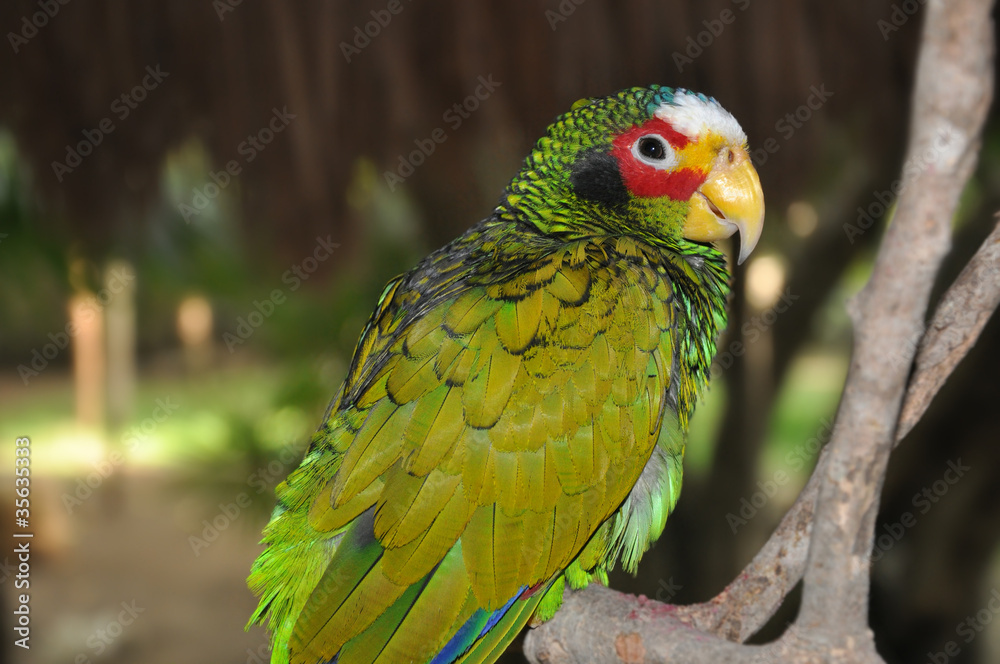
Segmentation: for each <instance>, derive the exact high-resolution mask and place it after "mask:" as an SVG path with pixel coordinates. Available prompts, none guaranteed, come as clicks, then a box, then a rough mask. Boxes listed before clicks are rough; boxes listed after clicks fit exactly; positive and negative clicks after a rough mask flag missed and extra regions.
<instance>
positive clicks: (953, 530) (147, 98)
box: [0, 0, 1000, 664]
mask: <svg viewBox="0 0 1000 664" xmlns="http://www.w3.org/2000/svg"><path fill="white" fill-rule="evenodd" d="M922 13H923V9H922V3H920V2H917V1H916V0H906V1H905V2H903V1H901V0H900V1H898V2H890V1H889V0H875V1H872V0H866V1H862V0H850V1H846V2H836V3H833V2H810V1H808V0H779V1H769V2H761V1H758V0H707V1H699V2H696V1H695V0H678V1H676V2H654V1H652V0H627V1H622V2H611V1H610V0H539V1H531V2H527V1H524V2H501V1H500V0H494V1H491V2H460V1H459V0H446V1H443V2H436V3H427V2H411V1H410V0H374V1H371V2H359V3H334V2H295V3H291V2H280V1H279V0H265V1H264V2H259V3H249V2H247V3H243V2H241V0H213V2H207V1H206V2H199V3H164V2H153V1H152V0H133V1H131V2H123V1H121V0H118V1H112V0H109V1H108V2H101V3H84V2H74V3H68V2H65V1H64V0H16V1H13V0H11V1H8V2H4V3H3V4H2V5H0V27H2V32H3V34H4V35H5V37H4V41H5V42H6V43H5V44H4V45H3V46H0V54H2V55H0V90H2V91H3V92H2V94H0V284H2V287H0V363H2V372H0V441H2V443H0V446H2V448H3V449H4V450H5V452H4V454H3V459H4V460H3V462H2V463H0V472H2V473H3V474H4V478H5V479H3V482H2V486H3V491H2V493H0V495H3V496H4V497H5V498H4V500H5V504H7V505H9V506H10V505H11V504H12V500H13V486H14V483H13V477H12V473H13V459H14V452H13V450H14V440H15V438H16V437H17V436H29V437H30V438H31V449H32V462H31V469H32V482H33V484H32V487H33V493H32V502H31V530H32V531H33V532H34V533H35V538H34V540H33V544H32V546H33V557H32V560H31V566H32V567H31V593H32V595H31V611H32V614H31V615H32V630H33V631H32V640H31V646H32V647H31V650H30V651H27V652H26V651H23V650H21V649H20V648H15V647H13V646H12V641H13V637H12V636H11V634H12V633H13V632H12V631H11V625H10V622H11V611H12V608H13V606H14V601H15V599H14V598H15V595H16V592H15V588H14V575H15V570H14V568H13V567H12V561H13V563H14V564H16V559H15V555H13V554H12V553H11V551H12V545H9V546H7V547H6V548H5V550H4V552H2V553H0V560H2V561H3V565H2V566H0V586H2V588H3V593H2V596H0V597H2V601H3V604H4V606H3V607H2V609H3V610H2V616H3V618H2V620H3V622H4V629H3V634H4V635H5V636H4V639H3V645H2V650H0V653H2V656H3V658H4V659H5V660H12V661H26V662H27V661H30V662H53V663H55V662H74V663H76V664H87V663H89V662H106V663H109V664H110V663H112V662H123V663H124V662H144V663H146V664H158V663H161V662H162V663H167V662H180V661H183V662H213V663H227V664H242V663H244V662H246V663H248V664H249V663H254V662H262V661H266V660H267V658H268V651H267V645H266V643H267V642H266V634H265V632H264V631H263V630H262V629H260V628H253V629H251V630H250V631H248V632H244V630H243V626H244V624H245V623H246V620H247V618H248V617H249V615H250V613H251V611H252V610H253V607H254V606H255V601H254V598H253V597H252V596H251V594H250V592H249V591H248V590H247V589H246V587H245V584H244V580H245V577H246V575H247V572H248V569H249V566H250V563H251V561H252V560H253V559H254V557H255V556H256V555H257V553H258V552H259V545H258V543H257V542H258V539H259V535H260V530H261V528H262V527H263V525H264V524H265V522H266V520H267V517H268V514H269V512H270V510H271V508H272V506H273V487H274V485H275V484H277V483H278V482H280V481H281V479H283V478H284V476H285V475H286V474H287V473H288V472H289V471H290V470H291V469H292V468H294V467H295V466H296V465H297V464H298V461H299V459H300V458H301V454H302V451H303V449H304V446H305V443H306V441H307V440H308V438H309V435H310V433H311V431H312V430H313V429H314V428H315V427H316V426H317V425H318V423H319V422H320V420H321V418H322V415H323V412H324V409H325V407H326V404H327V402H328V400H329V398H330V397H331V396H332V395H333V393H334V391H335V390H336V389H337V388H338V386H339V385H340V382H341V381H342V379H343V377H344V374H345V371H346V367H347V363H348V361H349V359H350V354H351V352H352V349H353V345H354V343H355V341H356V339H357V336H358V334H359V333H360V331H361V327H362V325H363V323H364V321H365V320H366V318H367V316H368V314H369V313H370V311H371V308H372V307H373V306H374V303H375V301H376V299H377V297H378V295H379V293H380V292H381V290H382V287H383V285H384V284H385V282H386V281H387V280H388V279H389V278H391V277H393V276H394V275H396V274H398V273H400V272H402V271H405V270H407V269H409V268H410V267H412V266H413V265H414V264H415V263H416V261H418V260H419V259H420V258H421V257H422V256H423V255H425V254H426V253H427V252H428V251H430V250H432V249H434V248H436V247H438V246H440V245H441V244H443V243H444V242H446V241H448V240H449V239H451V238H452V237H454V236H455V235H457V234H459V233H461V232H462V231H463V230H464V229H465V228H467V227H468V226H469V225H471V224H472V223H474V222H475V221H477V220H479V219H481V218H482V217H484V216H485V215H487V214H488V213H489V212H490V211H491V209H492V206H493V205H494V204H495V202H496V200H497V198H498V197H499V195H500V193H501V191H502V189H503V187H504V185H505V183H506V182H507V181H508V180H509V179H510V178H511V177H512V176H513V175H514V173H516V171H517V169H518V168H519V166H520V163H521V160H522V159H523V158H524V155H525V154H526V153H527V151H528V150H529V148H530V146H531V145H532V143H533V142H534V140H535V139H536V138H537V137H538V136H539V135H540V134H541V132H542V131H543V130H544V128H545V126H546V125H547V124H548V122H549V121H550V120H551V119H552V118H553V117H554V116H556V115H557V114H559V113H561V112H563V111H565V110H567V109H568V108H569V106H570V104H572V102H573V101H575V100H576V99H578V98H581V97H584V96H597V95H605V94H608V93H610V92H612V91H614V90H617V89H620V88H623V87H628V86H632V85H647V84H649V83H653V82H656V83H661V84H667V85H673V86H683V87H689V88H692V89H696V90H699V91H702V92H705V93H708V94H711V95H713V96H715V97H717V98H718V99H719V100H720V101H721V102H722V103H723V105H725V106H726V107H727V108H728V109H729V110H730V111H731V112H732V113H733V114H734V115H735V116H736V117H737V118H738V119H739V121H740V122H741V123H742V125H743V127H744V129H745V130H746V131H747V134H748V135H749V138H750V143H751V148H752V150H753V160H754V163H755V164H756V166H757V169H758V171H759V173H760V177H761V180H762V182H763V186H764V190H765V192H766V199H767V223H766V226H765V232H764V236H763V239H762V241H761V243H760V245H759V247H758V249H757V251H756V252H755V254H754V256H753V257H752V258H751V260H750V261H749V262H748V263H747V264H746V265H744V266H743V267H741V268H740V269H738V270H737V271H736V281H735V287H734V293H733V300H732V308H731V323H730V327H729V330H728V332H727V333H726V336H725V337H724V338H723V339H722V340H721V342H720V345H719V348H720V352H719V356H718V358H717V359H716V362H715V365H714V366H713V374H714V375H715V380H714V382H713V385H712V388H711V390H710V392H709V393H708V394H707V396H706V398H705V400H704V401H703V402H702V404H701V405H700V407H699V411H698V413H697V414H696V417H695V420H694V425H693V430H692V432H691V440H690V443H689V446H688V459H687V473H686V476H685V489H684V493H683V496H682V499H681V501H680V504H679V507H678V510H677V512H676V513H675V515H674V516H673V517H672V518H671V519H670V521H669V522H668V525H667V529H666V532H665V534H664V536H663V538H662V539H661V540H660V543H659V544H658V545H657V546H656V548H655V549H654V550H653V551H652V552H650V553H649V554H647V555H646V557H645V559H644V560H643V564H642V567H641V570H640V573H639V575H638V577H637V578H632V577H630V576H627V575H619V576H617V577H615V578H614V580H613V581H614V585H615V586H616V587H618V588H621V589H624V590H628V591H631V592H636V593H644V594H646V595H647V596H650V597H654V598H656V599H659V600H662V601H669V602H677V603H687V602H697V601H703V600H706V599H708V598H710V597H712V596H713V595H714V594H715V593H717V592H719V591H720V590H721V589H722V588H723V587H724V585H725V584H726V583H727V582H728V581H729V580H730V579H731V578H732V577H733V576H734V575H735V574H737V573H738V572H739V570H740V569H741V568H742V566H743V565H744V564H745V563H746V562H747V561H748V560H749V559H750V558H751V556H752V555H753V554H754V553H755V552H756V551H757V549H758V547H759V546H760V545H761V544H762V543H763V542H764V541H765V539H766V538H767V536H768V535H769V534H770V532H771V530H772V529H773V528H774V526H775V524H776V523H777V522H778V520H779V519H780V517H781V516H782V514H783V513H784V510H785V509H786V508H787V507H788V506H789V505H790V504H791V502H792V501H793V500H794V498H795V496H796V495H797V493H798V491H799V489H800V488H801V486H802V485H803V484H804V482H805V480H806V478H807V477H808V474H809V472H810V471H811V469H812V466H813V463H814V460H815V456H816V452H817V450H818V449H819V447H820V446H821V445H822V444H823V443H824V442H825V441H826V440H827V438H828V434H829V429H830V424H831V421H832V417H833V415H834V412H835V409H836V406H837V402H838V398H839V395H840V390H841V387H842V383H843V380H844V377H845V374H846V368H847V362H848V352H849V348H850V340H851V331H850V326H849V323H848V319H847V317H846V315H845V313H844V305H845V302H846V301H847V299H848V298H849V297H850V296H851V295H852V294H854V293H855V292H857V290H858V289H859V288H860V287H861V285H862V284H863V283H864V281H865V279H866V278H867V275H868V273H869V271H870V269H871V264H872V259H873V257H874V254H875V251H876V249H877V246H878V243H879V241H880V239H881V237H882V235H883V232H884V229H885V226H886V224H887V223H888V221H889V220H890V219H891V214H892V205H893V201H894V198H895V194H896V193H898V191H899V174H900V172H901V167H902V165H903V158H904V155H903V149H904V146H905V139H906V135H907V128H908V118H909V108H910V93H911V90H912V84H913V69H914V63H915V57H916V53H917V49H918V45H919V38H920V29H921V23H922ZM946 143H947V137H942V145H946ZM915 166H916V167H920V164H919V163H917V164H915ZM998 208H1000V123H998V122H997V116H996V115H995V114H994V115H993V116H992V117H991V120H990V122H989V124H988V127H987V134H986V137H985V141H984V149H983V152H982V155H981V159H980V164H979V168H978V170H977V172H976V174H975V177H974V179H973V181H972V182H971V183H970V185H969V187H968V190H967V192H966V194H965V197H964V199H963V204H962V209H961V212H960V214H959V215H958V217H957V218H956V219H955V221H954V231H955V234H954V249H953V251H952V253H951V256H950V257H949V260H948V263H947V265H946V267H945V269H944V271H943V273H942V275H941V279H940V284H939V288H938V294H940V292H941V291H942V290H943V289H944V288H945V287H946V286H947V285H948V284H949V283H950V282H951V280H952V279H953V278H954V277H955V275H957V273H958V271H959V270H960V269H961V267H962V266H963V265H964V263H965V262H966V261H967V260H968V258H969V256H971V254H972V253H973V252H974V251H975V249H976V248H977V247H978V245H979V243H980V242H982V240H983V238H984V237H985V236H986V234H987V233H988V231H989V229H990V228H991V225H992V223H993V222H992V213H993V212H994V211H996V210H997V209H998ZM998 369H1000V325H998V324H997V321H996V320H994V321H993V322H992V323H991V324H990V325H989V326H988V327H987V329H986V331H985V332H984V334H983V337H982V338H981V340H980V342H979V343H978V345H977V346H976V347H975V348H974V349H973V351H972V353H971V354H970V356H969V357H968V358H967V359H966V360H965V361H964V362H963V363H962V364H961V365H960V366H959V369H958V371H957V372H956V373H955V374H954V375H953V376H952V377H951V379H950V380H949V382H948V384H947V385H946V386H945V389H944V390H943V392H942V393H941V394H940V395H939V397H938V398H937V399H936V401H935V403H934V404H933V406H932V408H931V410H930V411H929V412H928V414H927V416H926V417H925V418H924V420H923V422H922V423H921V424H920V425H919V426H918V427H917V428H916V429H915V430H914V431H913V432H912V433H911V434H910V435H909V436H908V438H907V440H906V441H905V442H904V444H903V445H902V446H901V447H900V448H899V450H898V451H897V452H896V454H895V455H894V456H893V459H892V463H891V469H890V474H889V477H888V478H887V482H886V485H885V489H884V496H883V504H882V513H881V515H880V521H879V525H878V533H877V536H878V539H877V540H876V551H875V554H874V555H873V558H874V564H875V568H874V575H873V588H872V607H871V624H872V627H873V629H874V630H875V634H876V640H877V642H878V645H879V650H880V652H881V653H882V654H883V656H884V657H885V658H886V660H887V661H889V662H924V661H930V662H946V661H947V662H995V661H1000V620H997V621H994V618H996V617H997V616H996V611H997V608H996V607H1000V600H997V599H995V598H1000V590H998V588H1000V565H998V563H1000V557H998V541H1000V481H998V480H1000V446H998V444H997V443H998V441H1000V418H998V417H997V415H996V404H997V403H998V401H1000V384H998V380H997V375H998ZM8 500H9V501H10V502H7V501H8ZM13 519H14V510H13V507H12V506H11V507H8V508H4V509H3V510H0V523H3V525H4V531H5V532H11V531H12V530H15V524H14V523H13ZM8 541H11V540H8ZM796 602H797V598H796V597H795V595H793V596H792V597H791V598H790V599H789V601H788V602H787V603H786V606H785V607H783V609H782V611H781V612H780V613H779V615H778V616H776V617H775V619H774V620H773V621H772V624H771V625H769V626H768V627H767V628H766V629H765V630H764V632H763V633H762V634H761V635H760V637H759V638H761V639H766V638H771V637H774V636H775V635H777V634H779V633H780V632H781V630H782V629H783V628H784V626H785V625H786V624H787V623H788V621H790V620H792V619H793V618H794V615H795V610H796ZM508 658H509V661H511V662H515V661H521V660H520V654H519V653H518V652H517V648H516V647H515V648H514V649H513V652H511V653H510V654H509V655H508Z"/></svg>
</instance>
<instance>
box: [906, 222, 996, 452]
mask: <svg viewBox="0 0 1000 664" xmlns="http://www.w3.org/2000/svg"><path fill="white" fill-rule="evenodd" d="M997 216H998V217H1000V213H998V215H997ZM998 305H1000V222H998V223H997V225H996V226H994V227H993V232H992V233H990V235H989V237H987V238H986V241H985V242H983V245H982V246H981V247H980V248H979V251H977V252H976V255H975V256H973V257H972V260H971V261H969V264H968V265H966V266H965V269H964V270H962V273H961V274H960V275H958V278H957V279H955V283H954V284H952V285H951V288H949V289H948V292H947V293H945V295H944V297H943V298H941V304H940V305H939V306H938V308H937V311H935V312H934V318H933V319H932V320H931V323H930V325H929V326H928V329H927V332H926V333H925V334H924V338H923V340H922V341H921V343H920V351H919V353H918V355H917V371H916V373H915V374H914V376H913V380H911V381H910V388H909V390H908V391H907V393H906V401H904V402H903V414H902V416H900V418H899V432H898V434H897V438H900V439H901V438H903V436H905V435H906V434H908V433H909V432H910V429H912V428H913V425H915V424H916V423H917V422H918V421H919V420H920V418H921V417H922V416H923V414H924V412H925V411H926V410H927V407H928V406H929V405H930V403H931V400H932V399H933V398H934V395H936V394H937V393H938V391H939V390H940V389H941V386H942V385H944V381H945V380H946V379H947V378H948V376H950V375H951V372H952V371H954V370H955V367H956V366H957V365H958V363H959V361H960V360H961V359H962V358H963V357H965V355H966V354H967V353H968V352H969V349H970V348H972V346H973V344H975V343H976V340H977V339H978V338H979V333H980V332H982V331H983V327H984V326H985V325H986V322H987V321H988V320H989V319H990V316H991V315H993V312H994V310H996V308H997V306H998Z"/></svg>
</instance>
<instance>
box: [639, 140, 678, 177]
mask: <svg viewBox="0 0 1000 664" xmlns="http://www.w3.org/2000/svg"><path fill="white" fill-rule="evenodd" d="M632 154H633V155H635V158H636V159H638V160H639V161H641V162H642V163H644V164H647V165H649V166H652V167H653V168H655V169H657V170H667V169H669V168H673V167H674V166H675V165H676V164H677V157H676V156H675V155H674V150H673V148H671V147H670V145H669V144H668V143H667V141H666V140H664V138H663V137H662V136H659V135H657V134H647V135H645V136H640V137H639V138H638V139H637V140H636V142H635V143H634V144H633V145H632Z"/></svg>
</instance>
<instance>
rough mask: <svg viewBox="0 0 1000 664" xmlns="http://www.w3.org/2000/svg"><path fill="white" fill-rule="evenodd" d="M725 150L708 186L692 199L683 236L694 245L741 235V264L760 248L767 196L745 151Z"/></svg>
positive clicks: (697, 192) (703, 185) (702, 188)
mask: <svg viewBox="0 0 1000 664" xmlns="http://www.w3.org/2000/svg"><path fill="white" fill-rule="evenodd" d="M731 154H732V161H730V158H729V155H730V152H729V150H723V152H722V154H720V156H719V158H718V159H717V160H716V163H715V165H714V166H713V168H712V172H711V173H710V174H709V176H708V179H707V180H705V183H704V184H702V185H701V187H699V188H698V191H696V192H695V193H694V196H692V197H691V200H690V203H691V211H690V212H688V216H687V221H685V222H684V231H683V235H684V237H685V238H687V239H689V240H694V241H695V242H712V241H714V240H721V239H723V238H727V237H731V236H732V234H733V233H735V232H736V231H739V233H740V256H739V261H738V262H739V263H742V262H743V261H745V260H746V259H747V256H749V255H750V252H751V251H753V248H754V247H756V246H757V241H758V240H759V239H760V234H761V232H762V231H763V230H764V192H763V191H762V190H761V188H760V178H758V177H757V171H755V170H754V167H753V164H752V163H750V155H748V154H747V151H746V150H744V149H743V148H733V149H732V153H731Z"/></svg>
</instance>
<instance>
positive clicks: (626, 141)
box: [611, 118, 707, 201]
mask: <svg viewBox="0 0 1000 664" xmlns="http://www.w3.org/2000/svg"><path fill="white" fill-rule="evenodd" d="M647 134H657V135H659V136H662V137H663V138H664V139H666V141H667V142H668V143H669V144H670V146H671V147H672V148H674V149H675V150H680V149H683V148H684V147H685V146H686V145H688V144H689V143H690V142H691V140H690V139H689V138H688V137H687V136H685V135H684V134H682V133H680V132H679V131H677V130H676V129H674V128H673V127H672V126H670V123H669V122H667V121H665V120H661V119H660V118H653V119H652V120H649V121H647V122H645V123H644V124H641V125H636V126H635V127H632V128H631V129H629V130H628V131H626V132H623V133H622V134H620V135H619V136H618V137H617V138H615V140H614V142H613V145H614V147H613V149H612V150H611V154H612V156H614V158H615V159H616V160H617V161H618V169H619V170H620V171H621V174H622V180H623V181H624V182H625V186H626V187H628V190H629V191H630V192H632V195H633V196H639V197H642V198H652V197H659V196H669V197H670V198H672V199H674V200H677V201H686V200H688V199H689V198H691V196H692V195H693V194H694V192H695V190H696V189H697V188H698V187H700V186H701V184H702V183H703V182H704V181H705V178H706V177H707V175H706V174H705V173H702V172H701V171H697V170H695V169H692V168H679V169H676V170H659V169H656V168H653V167H652V166H650V165H649V164H646V163H644V162H642V161H639V160H638V159H636V156H635V155H634V154H632V144H633V143H635V142H636V141H637V140H638V139H639V138H641V137H642V136H646V135H647Z"/></svg>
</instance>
